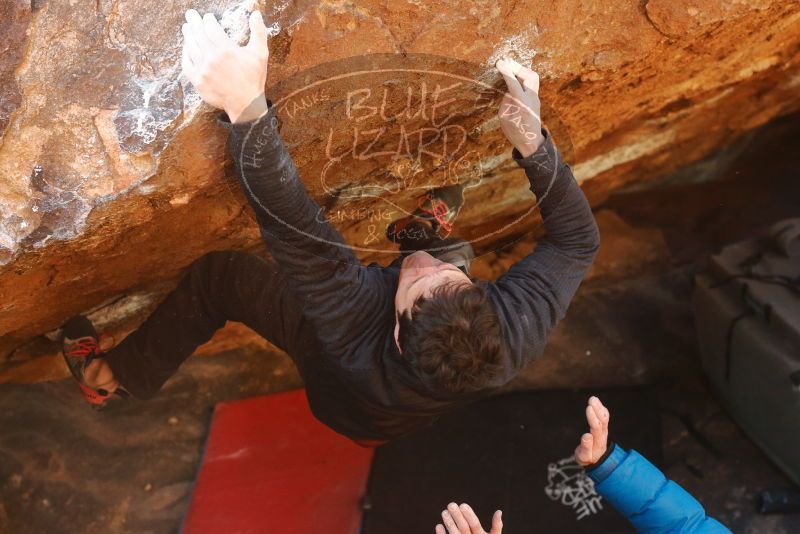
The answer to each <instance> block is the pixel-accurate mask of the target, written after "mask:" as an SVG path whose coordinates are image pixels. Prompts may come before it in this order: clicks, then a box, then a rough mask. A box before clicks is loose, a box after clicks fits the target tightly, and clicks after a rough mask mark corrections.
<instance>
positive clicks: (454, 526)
mask: <svg viewBox="0 0 800 534" xmlns="http://www.w3.org/2000/svg"><path fill="white" fill-rule="evenodd" d="M502 516H503V512H501V511H500V510H497V511H496V512H495V513H494V515H493V516H492V530H491V531H490V532H486V531H485V530H483V527H482V526H481V522H480V521H479V520H478V516H477V515H475V512H474V511H473V510H472V507H470V505H468V504H462V505H461V506H458V505H457V504H456V503H454V502H451V503H450V504H448V505H447V510H443V511H442V521H443V522H444V526H442V525H436V534H501V532H502V531H503V517H502ZM445 527H447V530H445Z"/></svg>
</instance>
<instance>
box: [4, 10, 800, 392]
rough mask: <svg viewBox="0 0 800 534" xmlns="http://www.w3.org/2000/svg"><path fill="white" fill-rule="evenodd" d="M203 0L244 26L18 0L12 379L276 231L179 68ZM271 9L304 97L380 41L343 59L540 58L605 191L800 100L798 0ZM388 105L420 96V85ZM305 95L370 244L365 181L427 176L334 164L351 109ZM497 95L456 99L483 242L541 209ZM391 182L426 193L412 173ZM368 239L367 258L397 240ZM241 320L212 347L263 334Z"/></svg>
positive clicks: (275, 43)
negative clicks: (85, 320) (218, 253)
mask: <svg viewBox="0 0 800 534" xmlns="http://www.w3.org/2000/svg"><path fill="white" fill-rule="evenodd" d="M190 7H194V8H197V9H199V10H200V11H211V12H214V13H216V14H217V15H220V16H221V17H222V19H223V23H224V25H225V26H226V27H227V28H228V29H229V31H230V32H231V34H232V35H234V36H235V37H237V38H244V37H245V36H246V32H245V31H244V25H243V21H244V15H245V14H246V12H247V9H248V7H249V5H247V4H245V3H241V2H237V1H233V0H213V1H212V0H204V1H201V2H199V3H198V2H188V1H179V2H171V3H163V2H162V3H157V4H156V3H153V2H149V1H146V0H139V1H129V2H121V1H119V0H97V1H96V2H48V1H45V0H35V1H34V2H30V1H21V0H10V1H6V2H4V4H3V5H2V6H1V7H0V51H2V55H0V217H1V218H0V365H4V367H5V373H3V374H2V375H0V376H2V377H4V378H0V380H2V379H5V380H8V379H14V380H23V381H27V380H33V379H37V378H43V377H57V376H63V373H64V370H63V368H62V367H61V366H60V363H59V362H58V359H57V358H55V357H54V356H53V354H54V353H53V344H52V343H51V342H49V341H48V340H47V339H46V338H44V337H41V334H44V333H48V332H52V331H53V329H55V328H57V327H58V326H59V324H61V323H62V322H63V321H64V320H65V319H66V318H67V317H69V316H70V315H72V314H74V313H77V312H85V311H92V310H93V311H94V312H95V315H96V316H97V317H98V319H100V321H101V323H102V324H104V325H108V327H109V329H110V331H112V333H114V334H115V335H124V332H125V331H127V330H129V329H130V328H132V326H133V325H135V323H136V322H137V321H139V320H141V319H142V317H143V316H144V315H145V314H146V313H147V310H149V309H151V307H152V306H153V305H155V303H156V302H157V301H158V299H159V298H160V297H161V295H163V294H164V292H165V291H166V290H167V289H168V288H169V287H170V284H171V283H174V280H175V278H176V276H177V275H178V274H179V273H180V271H181V269H183V268H184V267H185V266H186V265H187V264H189V263H190V262H191V261H192V260H193V259H194V258H196V257H198V256H199V255H201V254H202V253H203V252H205V251H209V250H214V249H221V248H227V247H245V248H252V247H257V246H258V233H257V231H256V229H255V227H254V224H253V221H252V217H251V216H250V214H249V211H248V209H247V208H246V207H245V202H244V198H243V196H242V195H241V193H240V192H239V191H238V186H237V185H236V183H235V181H234V180H233V179H232V168H231V162H230V160H229V158H227V157H226V152H225V132H224V131H222V130H221V129H220V128H218V127H217V126H216V125H215V124H214V120H213V119H214V117H215V112H214V111H213V110H210V109H209V108H208V107H207V106H205V105H202V104H201V103H199V102H198V97H197V94H196V92H194V91H193V89H192V88H191V86H189V85H188V84H187V83H186V81H185V79H183V78H182V77H181V76H180V61H179V57H180V46H181V36H180V31H179V28H180V24H181V21H182V17H183V12H184V11H185V9H187V8H190ZM259 8H260V9H262V10H263V11H264V13H265V15H266V16H265V19H266V20H267V21H268V23H273V30H274V34H275V37H274V38H273V40H272V44H271V59H270V69H271V70H270V78H269V84H270V86H271V88H272V92H271V93H270V94H269V96H270V97H271V98H272V99H273V100H276V101H278V100H281V99H283V100H282V101H283V102H284V103H286V104H287V105H288V104H289V103H291V99H290V98H288V95H289V91H290V89H291V88H296V87H298V83H299V82H298V80H301V81H302V77H303V75H304V74H303V73H305V72H308V73H311V74H312V75H313V76H320V75H322V74H324V75H326V76H330V75H334V74H336V69H339V71H340V72H339V73H340V74H341V73H343V72H341V71H345V72H347V70H346V69H348V68H350V69H352V68H353V67H354V66H355V65H361V66H363V65H365V64H369V62H370V61H372V60H370V59H369V58H366V59H364V58H362V59H345V58H352V57H354V56H363V55H366V54H380V53H384V54H386V53H388V54H395V56H394V58H395V59H394V60H391V58H389V60H387V59H386V56H383V57H382V59H381V60H380V61H379V62H378V63H380V64H381V65H384V66H385V65H387V64H390V65H391V64H396V65H416V66H419V65H420V62H422V64H423V65H424V66H425V67H427V68H429V69H434V68H437V69H438V68H441V69H445V70H448V69H449V70H448V72H455V71H457V72H459V73H461V74H462V75H464V76H467V77H471V78H474V79H475V80H477V81H479V82H480V83H483V84H486V85H487V86H489V87H501V85H500V83H499V82H500V81H499V79H498V77H497V76H496V75H495V74H494V73H493V72H492V69H491V67H490V65H491V64H492V63H493V61H494V60H495V59H496V58H498V57H500V56H502V55H505V54H509V55H511V56H512V57H515V58H516V59H517V60H518V61H520V62H521V63H523V64H532V65H533V67H534V68H536V69H537V70H538V71H539V72H540V73H541V76H542V89H541V91H542V98H543V101H544V102H545V103H546V107H545V117H544V118H545V122H546V123H547V124H548V125H550V126H551V127H553V129H554V132H555V135H556V138H557V139H556V141H557V143H558V144H559V146H560V147H561V148H562V149H563V150H564V152H565V154H566V155H567V156H568V159H569V161H570V163H571V164H572V165H573V169H574V170H575V173H576V175H577V176H578V178H579V179H580V180H581V181H582V182H583V185H584V188H585V190H586V191H587V193H588V194H589V196H590V199H591V200H592V201H593V202H594V203H599V202H600V201H602V200H603V199H604V198H605V197H606V196H607V195H608V193H610V192H611V191H613V190H615V189H618V188H621V187H625V186H628V185H631V184H634V183H636V184H639V185H641V184H646V182H647V181H648V180H651V179H653V178H655V177H656V176H657V175H658V174H662V173H665V172H668V171H671V170H673V169H675V168H677V167H679V166H681V165H683V164H686V163H688V162H691V161H694V160H697V159H699V158H700V157H702V156H704V155H706V154H708V153H709V152H710V151H712V150H714V149H716V148H719V147H720V146H723V145H727V144H729V143H730V142H732V141H733V140H734V139H735V138H736V137H737V136H738V135H739V134H740V133H742V132H745V131H747V130H750V129H752V128H754V127H756V126H759V125H761V124H763V123H765V122H766V121H768V120H770V119H771V118H773V117H776V116H778V115H781V114H785V113H789V112H791V111H794V110H797V109H798V107H800V97H799V96H798V95H799V94H800V92H799V91H798V90H799V89H800V54H799V52H800V30H799V29H798V28H800V4H798V3H797V2H794V1H790V0H783V1H778V0H775V1H769V0H753V1H747V2H745V1H710V0H649V1H646V2H623V1H620V0H611V1H609V2H584V1H579V0H568V1H563V0H560V1H550V2H542V1H520V0H514V1H500V2H497V1H491V2H490V1H476V2H468V3H464V2H456V1H455V0H448V1H443V0H434V1H431V2H419V1H413V0H409V1H391V2H378V1H362V2H357V3H356V2H348V1H341V0H339V1H320V2H311V1H303V0H298V1H295V2H289V1H288V0H285V1H279V2H269V3H268V4H261V5H259ZM416 54H431V55H432V56H429V57H427V59H426V58H425V57H421V56H416ZM433 55H435V56H439V57H434V56H433ZM442 57H446V58H450V59H452V60H453V62H452V63H450V62H449V60H444V59H441V58H442ZM455 60H460V61H455ZM387 61H388V63H387ZM392 61H394V63H392ZM327 62H333V63H331V64H330V65H332V66H331V67H319V66H320V65H322V64H325V63H327ZM326 69H327V70H326ZM313 76H312V77H313ZM308 81H310V80H305V83H308ZM386 81H387V83H388V82H390V81H391V80H389V79H387V80H386ZM402 81H403V83H410V82H409V80H408V79H406V78H404V79H403V80H402ZM373 82H374V77H373ZM343 83H344V82H343ZM475 87H477V85H474V84H473V87H472V89H471V90H473V91H474V90H475ZM305 96H306V97H310V96H311V93H308V92H307V93H305ZM306 103H308V101H306ZM389 103H390V107H392V109H395V108H400V107H402V105H403V98H402V94H401V93H400V92H395V93H393V94H392V95H391V96H390V102H389ZM288 111H289V108H287V112H288ZM297 113H299V115H295V117H297V120H290V119H291V118H290V117H288V116H285V117H284V124H283V130H282V131H283V133H284V134H285V136H286V138H287V139H288V140H289V141H290V147H291V150H292V154H293V156H294V157H295V161H296V162H297V164H298V167H299V169H300V172H301V174H302V175H303V176H304V179H306V182H307V185H308V188H309V190H310V191H311V193H312V194H313V195H314V196H315V198H317V200H318V201H320V204H321V205H323V206H325V207H326V209H327V210H328V213H329V214H332V213H336V214H338V218H336V219H334V221H335V224H336V225H337V226H338V227H339V228H340V229H341V230H342V231H343V232H344V234H345V236H346V237H347V238H348V240H350V241H351V242H353V243H355V244H359V243H360V244H364V243H366V241H367V240H368V239H369V236H370V235H371V232H373V231H374V230H375V228H372V229H370V226H376V225H375V223H378V225H379V224H380V223H381V221H382V219H381V214H382V213H384V212H383V211H381V210H384V209H385V207H386V206H387V205H388V204H387V202H389V200H387V199H389V196H390V195H389V192H381V193H380V194H379V195H374V196H370V195H367V196H364V194H365V191H366V190H365V189H364V186H365V185H369V184H374V183H376V182H375V179H376V176H378V175H379V174H380V172H381V170H383V171H385V172H388V174H389V175H391V177H393V179H396V180H399V183H401V185H408V182H407V181H404V180H405V178H404V177H406V176H408V173H409V168H407V164H408V162H403V161H399V162H397V165H396V166H391V165H383V166H382V167H381V164H380V163H378V164H376V163H375V162H371V161H366V162H365V161H362V160H358V159H357V158H350V159H349V160H347V161H345V162H343V164H342V165H340V168H339V169H338V171H337V172H336V173H335V175H334V178H335V179H334V181H331V182H321V181H320V180H319V179H318V177H319V176H320V173H321V171H322V169H323V168H324V166H325V163H326V158H325V157H324V153H325V151H324V144H325V140H326V136H327V135H328V134H329V132H334V133H335V134H336V140H337V143H338V144H337V145H336V147H338V148H340V149H341V148H342V147H345V146H346V145H347V142H348V140H349V139H350V137H349V136H350V130H351V127H352V124H344V123H342V122H341V116H342V115H341V113H342V111H341V109H340V107H339V108H337V107H336V105H335V103H333V102H329V103H325V102H321V103H320V102H314V105H309V107H307V108H306V109H301V108H297ZM304 113H306V115H303V114H304ZM337 113H338V115H337ZM492 113H493V110H492V109H490V108H489V107H486V108H481V109H475V110H473V112H471V113H464V114H463V116H458V117H456V118H455V119H454V124H455V125H457V126H459V127H461V128H462V129H463V130H464V131H468V132H470V134H474V135H472V137H470V138H469V139H468V140H467V141H466V145H465V146H466V147H469V148H471V149H473V150H474V153H473V154H472V155H471V156H470V158H467V159H466V160H465V161H466V164H467V165H466V167H465V168H464V169H462V170H465V171H470V169H473V170H474V168H476V167H479V168H480V169H482V170H483V173H484V176H483V177H482V178H481V179H479V180H478V181H477V182H476V181H475V180H474V179H473V178H474V177H472V178H470V179H471V180H473V183H474V184H475V185H476V186H475V187H471V188H470V189H469V190H468V193H467V205H466V208H465V210H464V212H463V213H462V214H461V216H460V218H459V231H460V232H461V233H462V234H463V235H465V236H467V237H469V238H472V239H478V238H480V237H484V236H488V237H486V238H485V239H481V240H479V241H477V242H476V247H477V248H478V249H479V250H480V251H483V252H486V251H491V250H492V248H493V247H494V246H495V245H496V243H498V242H500V241H501V240H503V239H505V238H508V237H510V236H516V235H520V234H522V233H524V232H525V231H528V230H530V229H532V228H534V227H535V226H536V223H535V219H534V218H531V217H524V218H522V219H521V221H520V222H518V223H516V224H510V223H511V222H514V221H515V220H516V219H517V218H518V217H520V216H522V215H523V214H524V213H525V212H526V211H527V210H528V209H529V207H530V202H531V197H530V194H529V193H528V192H527V191H526V187H525V185H526V184H525V181H524V178H522V177H521V173H520V171H519V170H518V169H517V168H516V166H515V165H513V164H512V163H511V162H510V160H509V153H510V147H509V146H508V145H507V144H505V143H504V141H503V138H502V133H501V132H500V130H499V128H497V124H496V121H494V122H493V121H492V120H491V118H492ZM365 124H366V123H365ZM476 132H477V133H476ZM404 165H406V166H404ZM36 166H39V168H38V169H36V170H35V168H36ZM467 167H468V168H467ZM412 171H419V169H412ZM429 171H431V169H426V168H423V169H422V174H423V175H427V174H426V173H427V172H429ZM470 172H471V171H470ZM467 174H469V172H467ZM398 177H400V178H402V179H400V178H398ZM404 191H405V194H403V193H404ZM392 195H394V196H391V199H390V200H391V202H394V203H395V204H398V205H401V206H403V207H406V208H407V207H409V206H410V203H411V197H412V195H413V192H411V191H410V188H405V189H404V188H403V187H400V190H399V191H397V190H394V191H393V192H392ZM376 197H381V198H382V200H381V199H379V198H376ZM375 213H377V214H378V217H377V221H376V220H374V215H375ZM371 217H372V218H371ZM378 230H379V231H380V228H378ZM362 248H363V250H361V251H360V252H359V254H360V255H361V256H362V258H364V259H365V260H380V261H386V260H388V259H390V256H391V255H390V254H387V253H381V252H379V251H376V249H375V248H374V247H362ZM239 333H240V331H239V330H230V331H228V332H227V333H223V334H221V335H220V336H219V337H218V338H217V339H216V341H215V344H214V345H213V346H211V347H209V348H207V349H206V350H207V351H208V352H214V351H215V350H221V349H222V348H223V347H225V348H227V347H230V346H234V345H232V344H235V343H237V340H239V339H241V340H242V341H241V342H242V343H245V342H247V343H251V342H252V343H259V342H257V341H254V340H252V337H248V336H238V334H239ZM33 357H37V358H36V360H34V361H29V360H30V359H31V358H33ZM2 362H5V363H4V364H3V363H2Z"/></svg>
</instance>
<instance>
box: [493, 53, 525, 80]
mask: <svg viewBox="0 0 800 534" xmlns="http://www.w3.org/2000/svg"><path fill="white" fill-rule="evenodd" d="M495 67H497V70H499V71H500V73H501V74H503V75H504V76H516V75H517V73H518V72H519V71H520V70H521V69H522V65H520V64H519V63H517V62H516V61H514V60H513V59H511V58H509V57H504V58H501V59H499V60H498V61H497V63H495Z"/></svg>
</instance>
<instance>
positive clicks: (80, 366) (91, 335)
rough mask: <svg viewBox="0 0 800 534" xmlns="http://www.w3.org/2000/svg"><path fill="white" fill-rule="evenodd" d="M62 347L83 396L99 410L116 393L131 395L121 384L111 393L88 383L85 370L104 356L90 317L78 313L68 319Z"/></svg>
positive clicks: (125, 395) (64, 329)
mask: <svg viewBox="0 0 800 534" xmlns="http://www.w3.org/2000/svg"><path fill="white" fill-rule="evenodd" d="M62 347H63V355H64V361H66V362H67V367H69V370H70V372H71V373H72V376H73V377H74V378H75V381H76V382H78V387H79V388H80V390H81V393H82V394H83V398H84V399H85V400H86V402H88V403H89V404H91V405H92V407H93V408H95V409H97V410H100V409H102V408H104V407H105V405H106V403H107V402H108V400H109V399H110V398H111V397H112V396H113V395H115V394H116V395H117V396H119V397H122V398H127V397H128V396H129V394H128V392H127V391H125V389H123V388H122V387H121V386H120V387H118V388H117V389H116V391H115V392H114V393H110V392H108V391H106V390H104V389H94V388H91V387H89V386H88V385H87V384H86V381H85V379H84V370H85V369H86V367H87V366H88V365H89V364H90V363H91V362H92V361H93V360H95V359H98V358H102V357H103V355H102V353H101V352H100V345H99V339H98V336H97V332H96V331H95V329H94V326H93V325H92V322H91V321H90V320H89V319H87V318H86V317H84V316H82V315H78V316H75V317H73V318H72V319H70V320H69V321H67V323H66V324H65V325H64V327H63V341H62Z"/></svg>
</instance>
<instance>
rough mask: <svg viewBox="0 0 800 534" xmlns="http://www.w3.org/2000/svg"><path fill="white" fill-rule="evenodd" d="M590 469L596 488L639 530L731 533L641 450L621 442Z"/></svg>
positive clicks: (590, 475) (650, 531)
mask: <svg viewBox="0 0 800 534" xmlns="http://www.w3.org/2000/svg"><path fill="white" fill-rule="evenodd" d="M612 447H613V449H612V450H611V453H610V454H608V456H607V458H606V459H605V461H603V462H602V463H600V464H598V465H595V466H593V467H591V468H589V469H587V471H586V474H587V475H588V476H589V478H591V479H592V481H594V487H595V490H596V491H597V493H599V494H600V495H601V496H602V497H603V498H604V499H606V500H608V502H610V503H611V504H612V506H614V508H616V509H617V510H618V511H619V512H620V513H621V514H622V515H624V516H625V517H627V518H628V520H629V521H630V522H631V523H633V526H634V527H636V530H637V531H638V532H648V533H656V532H658V533H662V532H663V533H668V532H669V533H672V532H702V533H714V534H717V533H721V532H728V533H729V532H730V531H729V530H728V529H727V528H725V527H724V526H722V524H721V523H720V522H719V521H717V520H716V519H713V518H711V517H708V516H706V512H705V510H704V509H703V507H702V505H701V504H700V503H699V502H697V500H695V498H694V497H692V496H691V495H689V493H687V492H686V490H684V489H683V488H682V487H680V486H679V485H677V484H676V483H674V482H672V481H671V480H667V479H666V477H664V473H662V472H661V471H659V470H658V468H657V467H656V466H654V465H653V464H651V463H650V462H648V461H647V459H646V458H645V457H644V456H642V455H641V454H639V453H638V452H636V451H634V450H631V451H626V450H624V449H623V448H622V447H620V446H618V445H612Z"/></svg>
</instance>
